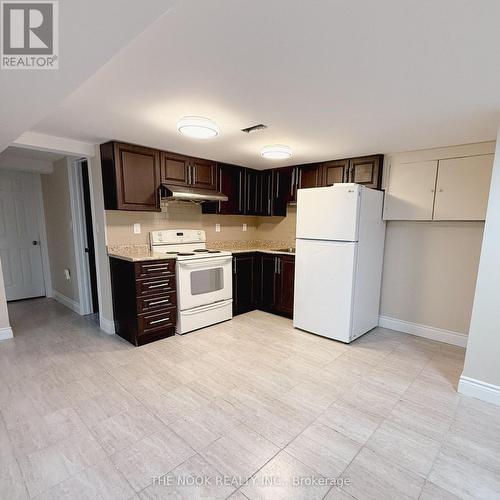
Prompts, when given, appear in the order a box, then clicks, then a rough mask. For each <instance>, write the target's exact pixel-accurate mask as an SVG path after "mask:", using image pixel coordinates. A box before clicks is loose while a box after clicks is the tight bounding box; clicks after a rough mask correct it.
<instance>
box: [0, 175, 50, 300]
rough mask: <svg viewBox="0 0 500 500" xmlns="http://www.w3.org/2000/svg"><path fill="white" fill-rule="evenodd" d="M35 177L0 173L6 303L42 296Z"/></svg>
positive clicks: (0, 240)
mask: <svg viewBox="0 0 500 500" xmlns="http://www.w3.org/2000/svg"><path fill="white" fill-rule="evenodd" d="M36 189H37V187H36V184H35V174H31V173H27V172H14V171H8V170H0V258H1V261H2V269H3V276H4V281H5V291H6V294H7V300H18V299H27V298H30V297H40V296H43V295H45V284H44V280H43V267H42V254H41V249H40V236H39V230H38V222H37V221H38V218H37V212H36V210H37V208H36V200H37V199H38V193H37V191H36Z"/></svg>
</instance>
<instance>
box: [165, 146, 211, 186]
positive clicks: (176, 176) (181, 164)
mask: <svg viewBox="0 0 500 500" xmlns="http://www.w3.org/2000/svg"><path fill="white" fill-rule="evenodd" d="M160 157H161V182H162V183H163V184H170V185H172V186H187V187H193V188H197V189H209V190H214V191H215V190H216V189H217V175H216V174H217V172H216V164H215V162H213V161H210V160H204V159H202V158H190V157H188V156H184V155H179V154H176V153H169V152H166V151H162V152H161V154H160Z"/></svg>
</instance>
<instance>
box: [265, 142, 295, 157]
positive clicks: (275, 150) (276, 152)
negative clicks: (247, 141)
mask: <svg viewBox="0 0 500 500" xmlns="http://www.w3.org/2000/svg"><path fill="white" fill-rule="evenodd" d="M260 155H261V156H262V158H266V159H268V160H286V159H287V158H290V157H291V156H292V148H291V147H290V146H284V145H282V144H273V145H272V146H264V147H263V148H262V150H261V151H260Z"/></svg>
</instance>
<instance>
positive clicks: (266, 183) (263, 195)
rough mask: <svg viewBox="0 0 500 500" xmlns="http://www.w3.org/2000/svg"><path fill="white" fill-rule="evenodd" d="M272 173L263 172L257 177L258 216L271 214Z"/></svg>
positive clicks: (269, 171)
mask: <svg viewBox="0 0 500 500" xmlns="http://www.w3.org/2000/svg"><path fill="white" fill-rule="evenodd" d="M273 195H274V192H273V171H272V170H264V171H262V172H259V175H258V206H257V213H258V214H259V215H264V216H266V215H274V214H273Z"/></svg>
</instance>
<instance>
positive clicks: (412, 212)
mask: <svg viewBox="0 0 500 500" xmlns="http://www.w3.org/2000/svg"><path fill="white" fill-rule="evenodd" d="M437 165H438V162H437V160H432V161H419V162H415V163H399V164H395V165H391V166H390V172H389V182H388V186H387V190H386V193H385V203H384V219H386V220H432V209H433V206H434V190H435V187H436V175H437Z"/></svg>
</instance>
